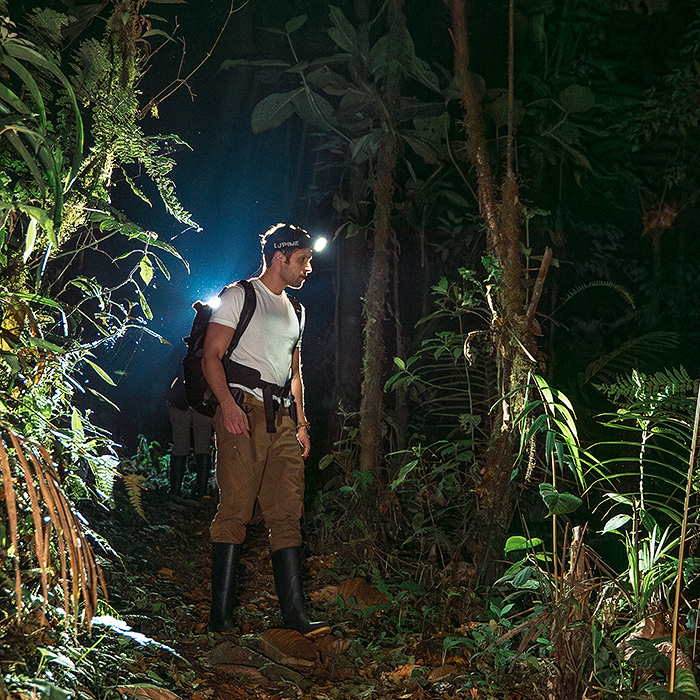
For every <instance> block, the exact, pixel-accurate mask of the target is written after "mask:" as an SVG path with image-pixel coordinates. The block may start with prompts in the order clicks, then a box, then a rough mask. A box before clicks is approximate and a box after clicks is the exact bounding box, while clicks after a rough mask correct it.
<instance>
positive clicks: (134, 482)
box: [121, 474, 147, 520]
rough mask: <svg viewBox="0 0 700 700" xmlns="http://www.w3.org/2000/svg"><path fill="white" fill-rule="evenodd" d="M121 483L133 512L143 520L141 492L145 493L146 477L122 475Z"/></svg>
mask: <svg viewBox="0 0 700 700" xmlns="http://www.w3.org/2000/svg"><path fill="white" fill-rule="evenodd" d="M121 477H122V481H123V482H124V487H125V488H126V493H127V494H128V496H129V503H131V505H132V506H133V507H134V510H135V511H136V512H137V513H138V514H139V515H140V516H141V517H142V518H143V519H144V520H147V518H146V513H145V511H144V509H143V497H142V496H143V494H142V492H143V491H146V486H145V482H146V477H145V476H143V474H122V475H121Z"/></svg>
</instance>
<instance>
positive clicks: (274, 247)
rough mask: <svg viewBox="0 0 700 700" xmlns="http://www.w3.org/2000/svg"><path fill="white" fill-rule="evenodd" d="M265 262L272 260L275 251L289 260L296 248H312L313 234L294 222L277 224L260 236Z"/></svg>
mask: <svg viewBox="0 0 700 700" xmlns="http://www.w3.org/2000/svg"><path fill="white" fill-rule="evenodd" d="M260 242H261V245H262V251H263V258H264V259H265V264H266V265H269V264H270V263H271V262H272V257H273V256H274V254H275V253H277V252H280V253H282V255H284V257H285V258H287V260H289V258H290V256H291V255H292V253H293V252H294V251H295V250H299V249H300V248H311V236H309V234H308V233H307V232H306V231H305V230H304V229H303V228H299V227H298V226H293V225H292V224H276V225H275V226H273V227H272V228H269V229H268V230H267V231H265V233H264V234H263V235H262V236H261V237H260Z"/></svg>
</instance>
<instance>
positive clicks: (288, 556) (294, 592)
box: [272, 547, 331, 634]
mask: <svg viewBox="0 0 700 700" xmlns="http://www.w3.org/2000/svg"><path fill="white" fill-rule="evenodd" d="M300 550H301V548H300V547H285V548H284V549H278V550H276V551H274V552H272V571H273V572H274V575H275V588H276V590H277V598H278V599H279V602H280V608H281V610H282V619H283V620H284V626H285V627H286V628H287V629H292V630H296V631H297V632H301V634H318V633H319V632H330V629H331V628H330V626H329V625H328V623H327V622H310V621H309V618H308V617H306V613H305V612H304V592H303V590H302V587H301V551H300Z"/></svg>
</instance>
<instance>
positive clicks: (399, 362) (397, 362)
mask: <svg viewBox="0 0 700 700" xmlns="http://www.w3.org/2000/svg"><path fill="white" fill-rule="evenodd" d="M394 364H395V365H396V366H397V367H398V368H399V369H402V370H403V369H406V363H405V362H404V361H403V360H402V359H401V358H400V357H395V358H394Z"/></svg>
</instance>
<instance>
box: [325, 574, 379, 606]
mask: <svg viewBox="0 0 700 700" xmlns="http://www.w3.org/2000/svg"><path fill="white" fill-rule="evenodd" d="M338 595H339V596H340V597H341V598H342V599H343V600H344V601H345V603H346V604H347V603H348V601H349V600H350V599H351V598H354V600H355V605H356V606H357V607H358V608H359V609H360V610H362V609H363V608H367V607H369V606H370V605H387V604H388V603H389V599H388V598H387V597H386V596H385V595H384V594H383V593H382V592H381V591H379V590H377V589H376V588H375V587H374V586H372V585H371V584H370V583H368V582H367V581H365V580H364V579H363V578H349V579H347V580H346V581H343V582H342V583H341V584H340V587H339V588H338Z"/></svg>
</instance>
